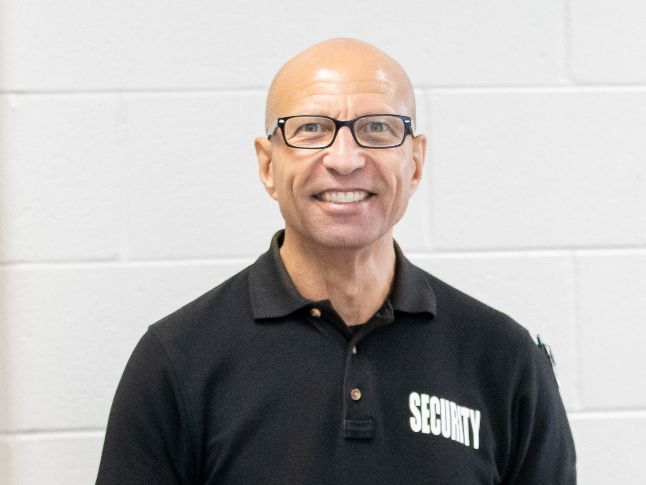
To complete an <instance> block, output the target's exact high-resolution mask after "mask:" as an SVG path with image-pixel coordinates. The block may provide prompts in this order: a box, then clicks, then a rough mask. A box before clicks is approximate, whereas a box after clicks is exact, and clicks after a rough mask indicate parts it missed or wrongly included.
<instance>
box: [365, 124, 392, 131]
mask: <svg viewBox="0 0 646 485" xmlns="http://www.w3.org/2000/svg"><path fill="white" fill-rule="evenodd" d="M366 128H367V129H368V131H369V132H371V133H381V132H384V131H386V130H387V129H388V125H386V123H383V122H381V121H371V122H370V123H368V126H366Z"/></svg>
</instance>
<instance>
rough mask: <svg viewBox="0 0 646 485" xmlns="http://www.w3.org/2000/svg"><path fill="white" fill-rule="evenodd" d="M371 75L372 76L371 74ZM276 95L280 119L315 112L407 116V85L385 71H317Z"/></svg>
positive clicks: (301, 77) (299, 79)
mask: <svg viewBox="0 0 646 485" xmlns="http://www.w3.org/2000/svg"><path fill="white" fill-rule="evenodd" d="M371 74H372V73H371ZM286 88H287V89H284V90H282V92H281V93H280V94H281V95H280V96H278V99H277V100H276V101H277V104H276V109H277V110H278V111H279V113H280V115H281V116H289V115H294V114H299V113H318V114H327V115H330V116H338V115H346V116H347V115H360V114H365V113H376V112H386V113H389V112H394V113H397V114H409V113H408V111H409V106H410V100H409V95H408V92H407V89H406V86H402V85H401V84H400V83H399V82H398V81H397V80H396V79H394V78H393V77H392V76H389V75H388V73H386V72H384V71H380V70H378V71H376V72H375V73H374V74H373V75H366V73H361V75H356V73H353V72H351V71H350V72H347V71H333V70H330V69H319V70H318V71H316V72H314V73H312V74H311V75H310V76H299V77H297V78H294V79H292V80H291V83H290V84H287V85H286Z"/></svg>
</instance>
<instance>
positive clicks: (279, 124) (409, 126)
mask: <svg viewBox="0 0 646 485" xmlns="http://www.w3.org/2000/svg"><path fill="white" fill-rule="evenodd" d="M373 116H392V117H393V118H399V119H400V120H402V121H403V122H404V136H402V140H401V141H400V142H399V143H398V144H396V145H387V146H383V147H374V146H367V145H363V144H361V142H359V140H357V135H356V133H355V132H354V124H355V123H356V122H357V121H359V120H361V119H364V118H371V117H373ZM292 118H325V119H328V120H330V121H332V122H333V123H334V136H333V137H332V140H331V141H330V143H328V144H327V145H325V146H320V147H299V146H294V145H290V143H289V142H288V141H287V137H286V136H285V123H287V120H290V119H292ZM343 126H347V127H348V128H349V129H350V133H352V138H354V141H355V143H356V144H357V145H359V146H360V147H361V148H368V149H375V150H381V149H384V148H397V147H400V146H402V145H403V144H404V142H405V141H406V136H408V135H410V136H413V137H414V136H415V134H414V133H413V120H412V119H411V117H410V116H405V115H394V114H392V113H374V114H372V113H371V114H367V115H362V116H359V117H357V118H355V119H353V120H346V121H340V120H337V119H335V118H332V117H330V116H325V115H294V116H283V117H281V118H277V119H276V121H275V122H274V123H272V124H271V126H270V128H269V129H268V130H267V138H271V137H272V136H273V134H274V132H275V131H276V128H280V132H281V133H282V135H283V141H284V142H285V145H287V146H288V147H290V148H297V149H299V150H322V149H324V148H328V147H331V146H332V145H333V144H334V140H336V135H337V134H338V133H339V129H340V128H341V127H343Z"/></svg>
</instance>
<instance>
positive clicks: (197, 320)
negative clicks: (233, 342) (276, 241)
mask: <svg viewBox="0 0 646 485" xmlns="http://www.w3.org/2000/svg"><path fill="white" fill-rule="evenodd" d="M251 267H252V266H249V267H247V268H245V269H243V270H242V271H240V272H239V273H237V274H235V275H234V276H232V277H230V278H229V279H227V280H226V281H224V282H222V283H221V284H219V285H218V286H216V287H214V288H212V289H211V290H209V291H207V292H206V293H204V294H202V295H200V296H198V297H197V298H195V299H194V300H192V301H191V302H189V303H187V304H186V305H184V306H182V307H181V308H179V309H177V310H176V311H174V312H173V313H171V314H169V315H167V316H166V317H164V318H162V319H161V320H159V321H157V322H155V323H153V324H152V325H150V327H149V331H150V332H151V333H153V334H154V335H155V336H156V337H157V339H158V340H159V341H160V343H161V344H162V346H163V347H164V348H165V349H166V350H167V352H169V353H170V352H171V351H172V352H176V351H178V350H182V349H185V350H190V349H195V347H196V346H197V345H199V344H200V343H201V342H203V343H207V342H209V341H212V340H214V339H215V340H221V339H222V338H224V337H225V336H227V335H230V334H231V332H232V331H235V329H236V328H237V327H240V326H241V325H243V324H244V322H248V321H251V320H252V317H251V309H250V303H249V288H248V277H249V270H250V268H251Z"/></svg>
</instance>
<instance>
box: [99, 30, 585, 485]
mask: <svg viewBox="0 0 646 485" xmlns="http://www.w3.org/2000/svg"><path fill="white" fill-rule="evenodd" d="M414 121H415V101H414V97H413V91H412V87H411V83H410V81H409V80H408V77H407V76H406V74H405V73H404V71H403V69H402V68H401V67H400V66H399V64H397V63H396V62H395V61H394V60H393V59H391V58H390V57H388V56H387V55H386V54H384V53H383V52H381V51H379V50H378V49H376V48H374V47H372V46H370V45H368V44H365V43H363V42H359V41H356V40H352V39H334V40H330V41H326V42H322V43H320V44H317V45H315V46H313V47H311V48H309V49H307V50H305V51H304V52H302V53H301V54H299V55H297V56H296V57H294V58H293V59H291V60H290V61H289V62H288V63H287V64H286V65H285V66H283V67H282V69H281V70H280V71H279V72H278V74H277V75H276V77H275V79H274V81H273V83H272V85H271V88H270V90H269V94H268V98H267V111H266V119H265V126H266V129H267V138H264V137H263V138H258V139H256V140H255V148H256V153H257V158H258V166H259V172H260V178H261V180H262V182H263V184H264V186H265V188H266V190H267V192H268V193H269V195H270V196H271V197H273V198H274V199H275V200H276V201H277V202H278V205H279V207H280V210H281V213H282V215H283V218H284V219H285V229H284V231H281V232H279V233H277V234H276V236H274V238H273V240H272V242H271V247H270V249H269V251H268V252H267V253H265V254H264V255H263V256H261V257H260V259H258V261H256V263H254V264H253V265H252V266H250V267H249V268H247V269H245V270H244V271H242V272H241V273H239V274H238V275H236V276H234V277H232V278H231V279H229V280H228V281H226V282H224V283H223V284H222V285H220V286H218V287H217V288H215V289H213V290H211V291H209V292H208V293H206V294H205V295H203V296H201V297H200V298H198V299H197V300H195V301H193V302H192V303H189V304H188V305H187V306H185V307H183V308H182V309H180V310H178V311H177V312H175V313H173V314H172V315H169V316H168V317H166V318H164V319H163V320H161V321H160V322H157V323H156V324H154V325H152V326H151V327H150V328H149V330H148V332H147V333H146V334H145V335H144V336H143V337H142V339H141V341H140V342H139V344H138V345H137V348H136V349H135V350H134V352H133V355H132V357H131V358H130V360H129V362H128V364H127V367H126V369H125V372H124V375H123V377H122V380H121V382H120V384H119V388H118V390H117V393H116V396H115V399H114V403H113V406H112V410H111V413H110V418H109V423H108V428H107V432H106V438H105V445H104V450H103V456H102V461H101V466H100V470H99V477H98V480H97V483H98V484H100V485H103V484H210V485H212V484H266V483H267V484H273V483H276V484H345V483H348V484H423V483H434V484H498V483H505V484H511V483H514V484H524V485H527V484H541V485H546V484H559V485H562V484H572V483H575V453H574V445H573V442H572V437H571V433H570V429H569V426H568V422H567V418H566V415H565V411H564V409H563V405H562V403H561V399H560V397H559V392H558V389H557V384H556V380H555V377H554V375H553V373H552V369H551V366H550V361H549V359H548V358H547V357H546V355H545V353H544V352H543V351H542V350H541V349H540V348H539V347H538V346H536V345H535V344H534V342H533V340H532V339H531V337H530V336H529V335H528V333H527V332H526V331H525V330H524V329H523V328H522V327H520V326H519V325H518V324H517V323H515V322H514V321H513V320H511V319H510V318H509V317H507V316H506V315H504V314H502V313H499V312H497V311H495V310H493V309H491V308H489V307H488V306H486V305H484V304H482V303H480V302H478V301H476V300H474V299H472V298H470V297H469V296H467V295H465V294H463V293H461V292H459V291H458V290H456V289H454V288H452V287H451V286H449V285H447V284H446V283H443V282H442V281H440V280H438V279H436V278H435V277H433V276H431V275H429V274H428V273H425V272H424V271H422V270H421V269H418V268H416V267H415V266H413V265H412V264H411V263H409V262H408V261H407V260H406V259H405V257H404V256H403V255H402V253H401V251H400V249H399V248H398V246H397V245H396V244H395V243H394V241H393V235H392V229H393V226H394V225H395V223H397V221H399V219H400V218H401V217H402V215H403V214H404V212H405V209H406V206H407V203H408V200H409V198H410V197H411V196H412V195H413V193H414V192H415V189H416V188H417V185H418V183H419V181H420V178H421V175H422V168H423V163H424V154H425V148H426V139H425V138H424V136H423V135H420V134H416V133H415V131H414Z"/></svg>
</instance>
